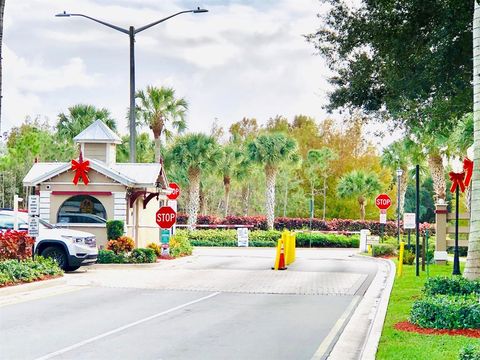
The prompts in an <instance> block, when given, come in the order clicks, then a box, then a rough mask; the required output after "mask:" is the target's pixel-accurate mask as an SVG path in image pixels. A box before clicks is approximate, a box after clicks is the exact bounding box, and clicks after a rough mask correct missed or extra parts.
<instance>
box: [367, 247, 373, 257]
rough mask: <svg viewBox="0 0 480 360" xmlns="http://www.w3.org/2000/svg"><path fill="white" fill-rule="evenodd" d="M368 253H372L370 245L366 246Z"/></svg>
mask: <svg viewBox="0 0 480 360" xmlns="http://www.w3.org/2000/svg"><path fill="white" fill-rule="evenodd" d="M367 251H368V255H372V245H368V246H367Z"/></svg>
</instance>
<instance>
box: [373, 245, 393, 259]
mask: <svg viewBox="0 0 480 360" xmlns="http://www.w3.org/2000/svg"><path fill="white" fill-rule="evenodd" d="M396 250H397V248H396V247H395V246H394V245H391V244H376V245H372V254H373V256H391V255H395V252H396Z"/></svg>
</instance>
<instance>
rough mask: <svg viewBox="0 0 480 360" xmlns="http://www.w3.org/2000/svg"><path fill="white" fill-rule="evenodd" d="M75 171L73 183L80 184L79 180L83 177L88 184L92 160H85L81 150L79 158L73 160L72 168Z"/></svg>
mask: <svg viewBox="0 0 480 360" xmlns="http://www.w3.org/2000/svg"><path fill="white" fill-rule="evenodd" d="M71 169H72V170H73V171H75V177H74V178H73V183H74V184H75V185H77V184H78V180H80V179H82V181H83V183H84V184H85V185H88V183H89V181H90V179H89V178H88V175H87V174H88V171H89V170H90V161H88V160H85V161H83V156H82V153H81V152H80V156H79V157H78V161H77V160H72V168H71Z"/></svg>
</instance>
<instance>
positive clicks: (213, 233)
mask: <svg viewBox="0 0 480 360" xmlns="http://www.w3.org/2000/svg"><path fill="white" fill-rule="evenodd" d="M177 234H181V235H184V236H187V237H188V239H189V240H190V242H191V244H192V245H193V246H229V247H235V246H237V231H236V230H218V229H217V230H194V231H189V230H177V233H176V234H175V235H177ZM281 234H282V233H281V232H280V231H277V230H255V231H250V233H249V246H252V247H274V246H276V245H277V241H278V239H280V237H281ZM359 241H360V239H359V236H358V235H351V236H347V235H336V234H322V233H306V232H305V233H303V232H302V233H297V247H310V246H311V247H337V248H347V247H358V246H359Z"/></svg>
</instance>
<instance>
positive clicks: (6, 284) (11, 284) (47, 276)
mask: <svg viewBox="0 0 480 360" xmlns="http://www.w3.org/2000/svg"><path fill="white" fill-rule="evenodd" d="M59 277H62V275H43V276H42V277H41V278H38V279H35V280H33V281H18V282H8V283H4V284H0V288H3V287H7V286H17V285H22V284H30V283H32V282H38V281H43V280H51V279H56V278H59Z"/></svg>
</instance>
